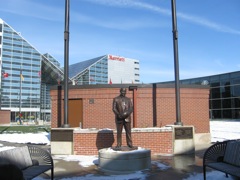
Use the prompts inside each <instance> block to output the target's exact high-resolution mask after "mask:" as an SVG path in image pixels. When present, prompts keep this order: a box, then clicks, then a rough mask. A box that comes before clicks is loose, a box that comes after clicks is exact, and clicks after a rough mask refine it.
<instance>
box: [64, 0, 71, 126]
mask: <svg viewBox="0 0 240 180" xmlns="http://www.w3.org/2000/svg"><path fill="white" fill-rule="evenodd" d="M69 1H70V0H65V30H64V124H63V127H64V128H68V127H70V125H69V124H68V65H69V9H70V8H69V7H70V2H69Z"/></svg>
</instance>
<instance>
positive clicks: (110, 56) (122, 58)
mask: <svg viewBox="0 0 240 180" xmlns="http://www.w3.org/2000/svg"><path fill="white" fill-rule="evenodd" d="M108 59H109V60H115V61H122V62H124V61H125V58H124V57H119V56H112V55H108Z"/></svg>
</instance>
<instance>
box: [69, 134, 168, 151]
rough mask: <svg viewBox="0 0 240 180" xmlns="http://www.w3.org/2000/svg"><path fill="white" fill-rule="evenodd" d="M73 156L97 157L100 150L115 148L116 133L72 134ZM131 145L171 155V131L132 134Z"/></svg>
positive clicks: (124, 141)
mask: <svg viewBox="0 0 240 180" xmlns="http://www.w3.org/2000/svg"><path fill="white" fill-rule="evenodd" d="M73 135H74V136H73V138H74V140H73V142H74V147H73V148H74V154H75V155H97V154H98V150H100V149H102V148H108V147H114V146H116V142H115V139H116V133H115V132H114V133H113V132H109V133H106V132H99V133H74V134H73ZM125 137H126V136H125V133H123V134H122V140H123V146H125V145H126V140H125V139H126V138H125ZM132 139H133V144H134V145H136V146H138V147H141V148H146V149H151V153H152V154H173V143H172V131H163V132H133V133H132Z"/></svg>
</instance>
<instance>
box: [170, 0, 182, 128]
mask: <svg viewBox="0 0 240 180" xmlns="http://www.w3.org/2000/svg"><path fill="white" fill-rule="evenodd" d="M172 28H173V49H174V71H175V96H176V122H175V123H174V124H175V125H183V123H182V122H181V109H180V87H179V62H178V31H177V17H176V2H175V0H172Z"/></svg>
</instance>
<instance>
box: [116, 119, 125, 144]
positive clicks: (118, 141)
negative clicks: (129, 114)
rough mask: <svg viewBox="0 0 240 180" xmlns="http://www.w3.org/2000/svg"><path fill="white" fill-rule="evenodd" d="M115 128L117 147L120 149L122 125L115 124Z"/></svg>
mask: <svg viewBox="0 0 240 180" xmlns="http://www.w3.org/2000/svg"><path fill="white" fill-rule="evenodd" d="M116 126H117V147H121V146H122V129H123V123H116Z"/></svg>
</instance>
